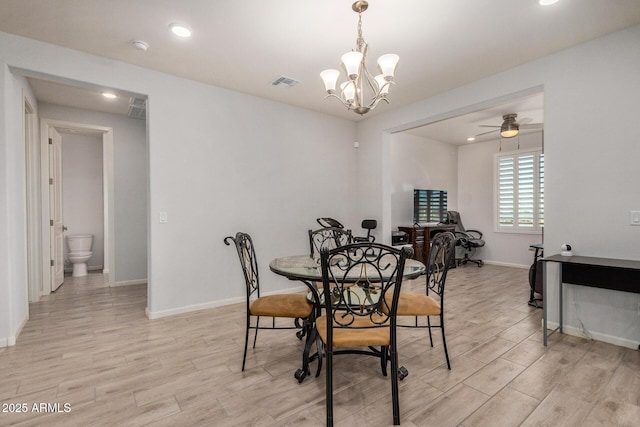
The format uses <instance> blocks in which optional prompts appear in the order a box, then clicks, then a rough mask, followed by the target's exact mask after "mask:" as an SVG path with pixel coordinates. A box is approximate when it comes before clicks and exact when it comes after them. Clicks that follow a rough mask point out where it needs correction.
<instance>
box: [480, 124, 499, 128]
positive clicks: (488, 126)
mask: <svg viewBox="0 0 640 427" xmlns="http://www.w3.org/2000/svg"><path fill="white" fill-rule="evenodd" d="M479 126H480V127H481V128H499V127H500V126H494V125H479Z"/></svg>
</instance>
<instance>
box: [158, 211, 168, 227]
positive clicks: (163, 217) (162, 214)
mask: <svg viewBox="0 0 640 427" xmlns="http://www.w3.org/2000/svg"><path fill="white" fill-rule="evenodd" d="M158 219H159V221H160V224H166V223H167V213H166V212H160V215H158Z"/></svg>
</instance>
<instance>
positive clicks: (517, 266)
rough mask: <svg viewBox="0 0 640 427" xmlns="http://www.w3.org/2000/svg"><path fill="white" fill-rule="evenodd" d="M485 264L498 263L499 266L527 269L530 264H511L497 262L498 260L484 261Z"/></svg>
mask: <svg viewBox="0 0 640 427" xmlns="http://www.w3.org/2000/svg"><path fill="white" fill-rule="evenodd" d="M484 263H485V264H490V265H499V266H501V267H513V268H522V269H525V270H527V269H528V268H529V267H531V265H522V264H512V263H510V262H499V261H484Z"/></svg>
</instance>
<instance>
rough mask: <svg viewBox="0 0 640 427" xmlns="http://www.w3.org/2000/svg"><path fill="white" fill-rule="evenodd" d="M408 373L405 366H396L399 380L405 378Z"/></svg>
mask: <svg viewBox="0 0 640 427" xmlns="http://www.w3.org/2000/svg"><path fill="white" fill-rule="evenodd" d="M408 375H409V371H408V370H407V368H405V367H404V366H400V368H398V379H399V380H400V381H402V380H403V379H405V378H406V377H407V376H408Z"/></svg>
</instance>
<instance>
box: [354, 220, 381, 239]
mask: <svg viewBox="0 0 640 427" xmlns="http://www.w3.org/2000/svg"><path fill="white" fill-rule="evenodd" d="M377 226H378V221H376V220H375V219H364V220H362V228H364V229H365V230H367V235H366V236H361V237H356V236H354V237H353V243H366V242H370V243H373V242H375V241H376V236H372V235H371V230H375V228H376V227H377Z"/></svg>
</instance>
